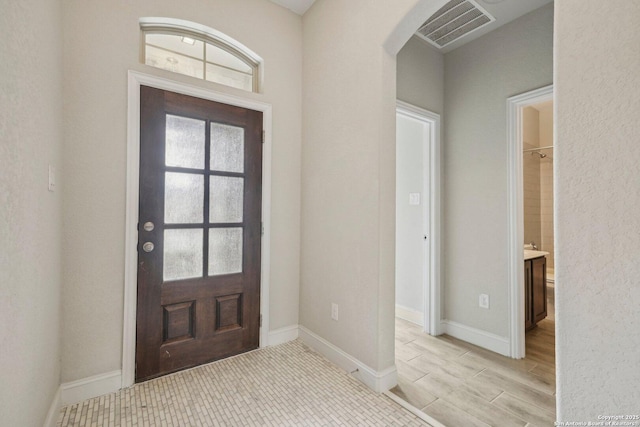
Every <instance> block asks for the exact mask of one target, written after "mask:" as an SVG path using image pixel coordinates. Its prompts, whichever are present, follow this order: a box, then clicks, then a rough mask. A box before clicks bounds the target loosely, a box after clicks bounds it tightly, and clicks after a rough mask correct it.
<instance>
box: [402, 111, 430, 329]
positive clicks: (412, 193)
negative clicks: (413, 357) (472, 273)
mask: <svg viewBox="0 0 640 427" xmlns="http://www.w3.org/2000/svg"><path fill="white" fill-rule="evenodd" d="M431 126H432V124H431V123H430V122H429V121H426V120H423V119H421V118H417V117H415V116H413V115H408V114H406V113H404V112H403V111H402V110H401V109H398V111H397V114H396V316H397V317H400V318H402V319H405V320H408V321H410V322H413V323H416V324H419V325H420V326H422V327H423V329H424V331H426V332H429V331H430V330H431V328H430V324H429V323H430V313H429V310H430V305H431V304H430V277H431V274H430V259H431V254H430V244H429V241H430V238H431V237H430V236H429V234H430V233H429V229H430V206H429V203H430V200H431V194H430V184H429V177H430V164H431V161H430V151H431V150H430V145H431V135H432V129H431Z"/></svg>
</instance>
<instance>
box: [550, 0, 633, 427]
mask: <svg viewBox="0 0 640 427" xmlns="http://www.w3.org/2000/svg"><path fill="white" fill-rule="evenodd" d="M639 19H640V4H639V3H638V2H631V1H627V0H612V1H608V2H600V1H593V0H590V1H584V0H562V1H558V2H556V39H555V40H556V45H555V66H556V69H555V72H556V79H555V91H556V94H555V117H556V138H555V139H556V141H557V147H556V150H555V151H556V152H555V154H556V155H555V159H554V163H555V179H556V195H557V197H556V206H555V213H556V241H557V247H556V268H555V271H556V283H557V285H556V307H557V315H556V322H557V323H556V330H557V331H558V334H557V337H556V342H557V349H556V354H557V363H556V366H557V374H558V419H559V420H560V421H579V420H584V421H587V420H589V421H597V420H598V419H597V417H598V415H622V414H628V415H631V414H637V413H638V408H639V407H638V402H640V388H639V387H638V384H640V369H638V367H639V366H640V352H639V351H638V346H639V345H640V328H638V321H639V319H640V317H639V316H640V314H639V311H638V307H640V263H639V262H638V256H639V255H640V249H639V248H640V232H639V230H640V215H638V210H639V209H640V191H639V190H638V189H639V188H640V168H638V165H640V145H639V144H638V141H640V121H638V117H639V116H640V102H639V99H640V97H639V96H638V87H640V73H638V70H640V54H638V46H640V32H638V30H637V26H638V20H639ZM585 29H589V30H588V31H585Z"/></svg>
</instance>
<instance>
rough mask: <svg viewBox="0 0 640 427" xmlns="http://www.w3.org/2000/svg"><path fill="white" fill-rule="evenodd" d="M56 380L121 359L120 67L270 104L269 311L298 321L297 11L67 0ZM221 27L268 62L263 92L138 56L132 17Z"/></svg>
mask: <svg viewBox="0 0 640 427" xmlns="http://www.w3.org/2000/svg"><path fill="white" fill-rule="evenodd" d="M64 5H65V8H64V25H65V28H68V29H72V30H70V31H67V32H65V36H64V54H65V57H64V58H65V86H64V90H65V128H66V142H65V179H66V182H67V183H68V185H67V186H66V187H65V189H64V205H65V209H64V248H65V252H64V280H65V283H64V298H63V301H64V305H63V310H64V328H63V343H64V348H63V367H62V380H63V382H67V381H72V380H77V379H79V378H84V377H87V376H90V375H95V374H100V373H104V372H109V371H112V370H117V369H120V367H121V359H122V316H123V314H122V313H123V287H124V284H123V276H124V227H125V224H124V218H125V177H126V174H125V173H126V129H127V120H126V118H127V116H126V115H127V70H129V69H134V70H138V71H142V72H145V73H148V74H153V75H158V76H162V77H165V78H170V79H174V80H178V81H182V82H186V83H189V84H192V85H197V86H201V87H206V88H210V89H213V90H216V91H220V92H226V93H230V94H234V95H238V96H242V97H247V98H251V99H255V100H259V101H262V102H266V103H270V104H272V105H273V115H274V121H273V152H272V153H273V162H272V171H273V172H272V212H271V214H272V229H271V236H272V238H271V278H270V279H271V280H270V283H271V301H270V304H271V310H270V315H271V318H270V326H271V328H272V329H276V328H279V327H283V326H288V325H295V324H297V323H298V289H299V277H300V276H299V275H300V273H299V248H300V243H299V240H300V139H301V131H300V126H301V124H300V123H301V112H300V103H301V90H302V88H301V75H302V71H301V65H302V53H301V45H302V37H301V35H302V28H301V19H300V17H299V16H297V15H295V14H293V13H292V12H290V11H287V10H286V9H284V8H282V7H280V6H277V5H275V4H273V3H271V2H268V1H264V0H243V1H241V2H239V1H235V0H219V1H215V2H211V1H208V0H185V1H181V2H175V1H171V0H159V1H156V0H143V1H135V2H130V1H124V0H118V1H111V2H87V1H83V0H66V1H65V3H64ZM144 16H167V17H173V18H179V19H186V20H190V21H194V22H197V23H200V24H203V25H207V26H209V27H212V28H214V29H217V30H219V31H221V32H223V33H225V34H228V35H229V36H230V37H233V38H235V39H236V40H238V41H239V42H240V43H242V44H244V45H246V46H248V47H249V48H250V49H252V50H254V51H255V52H256V53H258V54H259V55H261V56H262V57H263V58H264V60H265V69H264V85H263V93H262V94H248V93H247V92H244V91H240V90H234V89H231V88H227V87H225V86H220V85H216V84H214V83H208V82H203V81H200V80H197V79H193V78H189V77H187V76H182V75H174V74H172V73H169V72H167V71H164V70H159V69H156V68H152V67H149V66H145V65H142V64H140V62H139V55H140V52H139V40H140V31H139V26H138V19H139V18H140V17H144Z"/></svg>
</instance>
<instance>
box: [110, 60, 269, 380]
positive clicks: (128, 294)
mask: <svg viewBox="0 0 640 427" xmlns="http://www.w3.org/2000/svg"><path fill="white" fill-rule="evenodd" d="M141 85H145V86H151V87H154V88H157V89H162V90H168V91H172V92H176V93H181V94H184V95H189V96H194V97H198V98H203V99H207V100H210V101H216V102H221V103H224V104H229V105H235V106H238V107H242V108H248V109H251V110H256V111H261V112H262V113H263V129H264V132H265V141H264V145H263V151H262V222H263V226H264V233H263V235H262V245H261V251H262V258H261V273H260V313H261V316H262V326H261V328H260V347H261V348H262V347H266V346H267V345H268V344H269V342H268V339H269V269H270V254H271V253H270V247H271V245H270V240H271V137H272V108H271V105H269V104H265V103H262V102H259V101H254V100H251V99H245V98H240V97H236V96H232V95H227V94H224V93H220V92H215V91H212V90H209V89H205V88H202V87H197V86H192V85H189V84H185V83H179V82H176V81H173V80H168V79H164V78H161V77H156V76H151V75H148V74H143V73H140V72H137V71H132V70H129V73H128V112H127V196H126V217H125V260H124V261H125V277H124V322H123V338H122V387H123V388H124V387H129V386H131V385H133V383H134V381H135V355H136V299H137V288H138V283H137V282H138V280H137V274H138V270H137V268H138V252H137V249H136V247H137V243H138V230H137V224H138V197H139V173H140V86H141Z"/></svg>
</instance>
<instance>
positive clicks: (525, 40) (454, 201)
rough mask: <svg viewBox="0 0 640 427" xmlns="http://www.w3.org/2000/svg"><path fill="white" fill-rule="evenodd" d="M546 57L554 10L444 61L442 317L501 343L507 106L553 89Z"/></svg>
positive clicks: (503, 329) (504, 304)
mask: <svg viewBox="0 0 640 427" xmlns="http://www.w3.org/2000/svg"><path fill="white" fill-rule="evenodd" d="M552 55H553V5H552V4H550V5H548V6H544V7H542V8H540V9H538V10H536V11H533V12H531V13H529V14H527V15H524V16H523V17H521V18H519V19H517V20H515V21H512V22H511V23H509V24H506V25H504V26H503V27H500V28H498V29H497V30H495V31H493V32H491V33H489V34H487V35H485V36H483V37H481V38H479V39H477V40H474V41H472V42H471V43H469V44H467V45H464V46H462V47H460V48H458V49H456V50H454V51H452V52H450V53H448V54H446V55H445V89H444V93H445V98H444V104H445V110H444V118H443V122H444V135H445V140H444V143H443V157H444V163H443V168H442V169H443V174H444V179H443V180H444V189H443V195H442V200H443V208H444V212H443V226H444V230H443V254H444V255H443V261H444V263H443V270H444V272H443V277H444V286H443V287H444V313H443V317H444V318H446V319H448V320H451V321H455V322H458V323H461V324H464V325H468V326H473V327H475V328H478V329H481V330H484V331H487V332H490V333H493V334H496V335H499V336H503V337H505V336H507V335H508V312H507V295H508V277H507V265H508V256H507V248H508V242H507V238H508V236H507V224H508V205H507V179H506V178H507V165H508V162H507V145H506V117H507V112H506V99H507V98H508V97H510V96H513V95H517V94H519V93H523V92H526V91H529V90H532V89H535V88H539V87H541V86H545V85H548V84H551V83H552V79H553V58H552ZM479 251H480V252H479ZM478 253H481V254H482V256H478ZM480 293H486V294H489V295H490V297H491V306H490V307H491V308H490V309H489V310H486V309H481V308H479V307H478V295H479V294H480Z"/></svg>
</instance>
